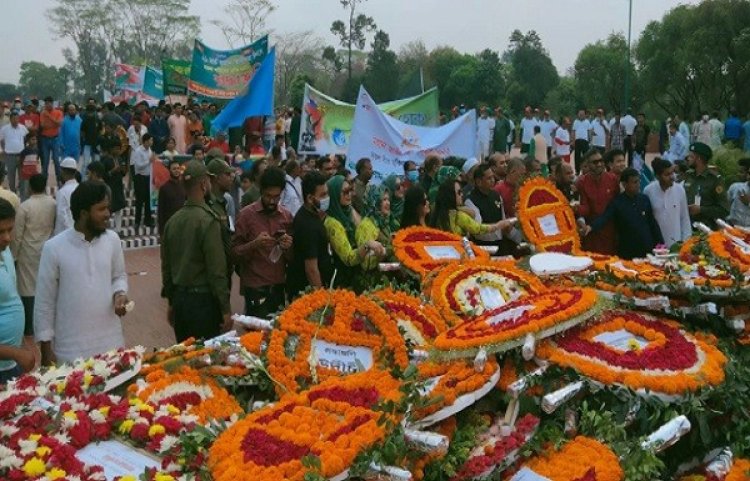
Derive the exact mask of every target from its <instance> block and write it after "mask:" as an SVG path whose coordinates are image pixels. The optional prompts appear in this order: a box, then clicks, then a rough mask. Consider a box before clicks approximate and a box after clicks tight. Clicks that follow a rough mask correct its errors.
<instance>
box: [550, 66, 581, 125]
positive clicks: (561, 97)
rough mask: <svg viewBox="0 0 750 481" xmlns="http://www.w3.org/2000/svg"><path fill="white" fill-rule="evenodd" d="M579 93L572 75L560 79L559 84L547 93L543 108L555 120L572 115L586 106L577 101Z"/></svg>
mask: <svg viewBox="0 0 750 481" xmlns="http://www.w3.org/2000/svg"><path fill="white" fill-rule="evenodd" d="M580 91H581V89H580V88H579V87H578V83H577V81H576V79H575V77H573V76H572V75H571V76H565V77H560V83H558V84H557V86H556V87H555V88H553V89H552V90H550V91H549V92H548V93H547V97H546V98H545V99H544V107H545V108H546V109H549V111H550V112H551V113H552V115H553V117H555V118H559V117H560V116H563V115H573V113H574V112H577V111H578V110H579V109H580V108H582V107H583V106H584V105H588V104H585V103H584V102H582V101H581V100H580V99H579V97H578V95H579V92H580Z"/></svg>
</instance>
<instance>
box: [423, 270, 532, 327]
mask: <svg viewBox="0 0 750 481" xmlns="http://www.w3.org/2000/svg"><path fill="white" fill-rule="evenodd" d="M482 289H489V290H491V291H492V292H494V293H495V294H496V295H497V296H498V299H496V301H500V302H502V303H503V304H505V303H507V302H512V301H514V300H516V299H518V298H519V297H521V296H523V295H525V294H537V293H540V292H542V291H544V290H546V287H545V286H544V284H542V282H541V281H540V280H539V278H538V277H536V276H534V275H532V274H529V273H528V272H525V271H522V270H520V269H518V268H517V267H516V266H515V264H514V263H513V262H512V261H505V262H490V261H485V260H474V261H467V262H462V263H461V264H450V265H447V266H445V267H443V268H442V269H440V271H439V272H438V274H437V276H436V277H435V278H434V279H433V280H432V282H431V284H430V287H429V295H430V298H431V299H432V301H433V302H434V303H435V306H436V307H437V308H438V309H439V310H440V312H441V314H442V315H443V317H444V318H445V319H446V320H447V321H448V322H449V323H450V324H451V325H456V324H460V323H461V322H464V321H465V320H467V319H470V318H472V317H476V316H478V315H481V314H482V313H484V312H485V310H486V308H485V302H484V300H483V299H482Z"/></svg>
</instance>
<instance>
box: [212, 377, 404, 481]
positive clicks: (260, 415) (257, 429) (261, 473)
mask: <svg viewBox="0 0 750 481" xmlns="http://www.w3.org/2000/svg"><path fill="white" fill-rule="evenodd" d="M398 388H399V382H398V381H397V380H396V379H394V378H392V377H391V376H390V375H389V374H388V373H385V372H382V371H369V372H367V373H360V374H354V375H352V376H349V377H346V378H333V379H329V380H328V381H324V382H323V383H321V384H320V385H319V386H317V387H315V388H313V389H310V390H309V391H307V392H303V393H300V394H294V393H292V394H288V395H285V396H282V398H281V400H280V401H279V402H278V403H277V404H275V405H273V406H271V407H267V408H264V409H261V410H259V411H256V412H254V413H252V414H250V415H248V416H247V417H245V418H244V419H242V420H240V421H238V422H237V423H235V424H234V425H233V426H232V427H230V428H229V429H227V430H226V431H224V432H223V433H222V434H221V435H220V436H219V437H218V438H217V439H216V441H214V443H213V445H212V446H211V448H210V450H209V459H208V465H209V468H210V469H211V474H212V475H213V479H214V480H215V481H276V480H279V479H289V480H295V481H302V479H303V478H304V475H305V472H306V471H307V468H305V467H304V466H303V465H302V458H303V457H305V456H306V455H308V454H313V455H315V456H317V457H318V458H319V459H320V464H321V474H322V475H323V476H325V477H333V476H336V475H338V474H341V473H342V472H343V471H345V470H346V469H347V468H348V467H349V466H350V465H351V464H352V462H353V461H354V458H355V457H356V456H357V455H358V454H359V453H361V452H362V451H363V450H365V449H367V448H369V447H371V446H373V445H374V444H376V443H377V442H379V441H381V440H383V439H384V438H385V436H386V432H385V431H384V429H383V426H382V424H379V423H378V419H379V418H380V416H381V415H382V413H379V412H376V411H373V410H372V408H373V407H374V405H376V404H379V403H381V402H383V401H386V400H398V399H399V398H400V396H401V394H400V392H399V390H398ZM373 392H374V395H373ZM363 393H365V394H363ZM365 401H366V402H365ZM388 416H390V417H392V420H393V421H394V422H396V423H397V422H398V421H399V419H398V418H397V417H394V416H392V415H388Z"/></svg>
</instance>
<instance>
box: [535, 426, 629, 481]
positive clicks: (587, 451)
mask: <svg viewBox="0 0 750 481" xmlns="http://www.w3.org/2000/svg"><path fill="white" fill-rule="evenodd" d="M524 467H526V468H528V469H531V470H532V471H533V472H534V473H536V474H538V475H539V476H543V477H545V478H548V479H550V481H621V480H622V479H624V477H625V473H624V472H623V470H622V468H621V467H620V461H619V459H618V458H617V455H616V454H615V453H614V452H613V451H612V450H611V449H610V448H608V447H607V446H605V445H604V444H602V443H600V442H599V441H597V440H595V439H592V438H587V437H584V436H578V437H576V438H575V439H573V440H572V441H570V442H568V443H567V444H565V446H563V447H562V449H560V450H559V451H553V452H551V453H545V454H543V455H538V456H536V457H534V458H532V459H530V460H529V461H527V462H526V463H524Z"/></svg>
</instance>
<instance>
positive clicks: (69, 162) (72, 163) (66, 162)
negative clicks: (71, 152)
mask: <svg viewBox="0 0 750 481" xmlns="http://www.w3.org/2000/svg"><path fill="white" fill-rule="evenodd" d="M60 167H61V168H63V169H73V170H78V162H76V159H74V158H73V157H65V158H64V159H63V160H62V162H60Z"/></svg>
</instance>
